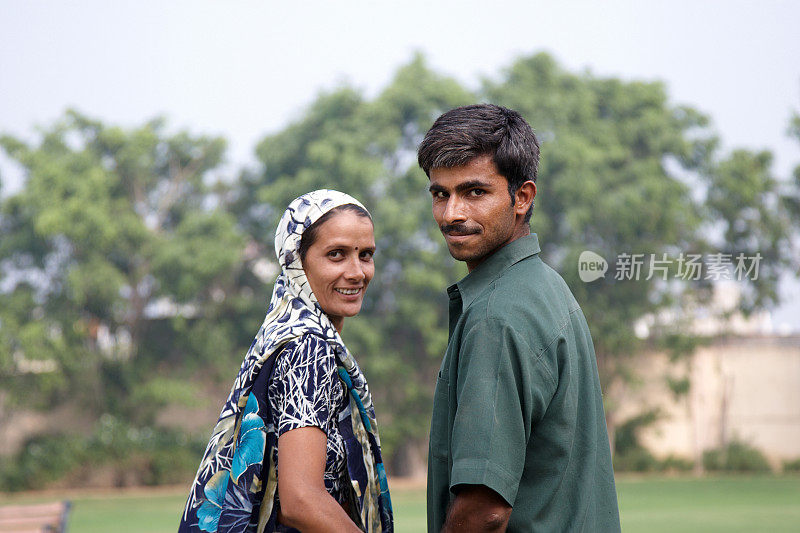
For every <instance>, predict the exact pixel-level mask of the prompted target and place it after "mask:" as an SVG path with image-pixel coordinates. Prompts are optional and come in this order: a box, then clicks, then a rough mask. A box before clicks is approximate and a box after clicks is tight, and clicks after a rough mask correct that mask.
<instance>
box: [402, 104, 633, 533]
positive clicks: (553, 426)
mask: <svg viewBox="0 0 800 533" xmlns="http://www.w3.org/2000/svg"><path fill="white" fill-rule="evenodd" d="M418 160H419V164H420V166H421V167H422V169H423V170H425V173H426V174H427V175H428V177H429V178H430V192H431V195H432V196H433V217H434V219H436V223H437V224H439V227H440V228H441V230H442V233H443V234H444V238H445V240H446V242H447V247H448V248H449V250H450V254H451V255H452V256H453V257H455V258H456V259H458V260H460V261H465V262H466V264H467V268H468V270H469V274H468V275H467V276H466V277H465V278H464V279H462V280H461V281H459V282H458V283H457V284H455V285H453V286H451V287H449V288H448V289H447V292H448V295H449V298H450V339H449V343H448V346H447V351H446V353H445V356H444V360H443V361H442V366H441V369H440V371H439V378H438V380H437V383H436V393H435V399H434V403H433V419H432V421H431V438H430V439H431V440H430V450H429V455H428V530H429V531H432V532H438V531H446V532H455V531H457V532H470V531H505V530H506V529H508V530H509V531H592V532H593V531H619V529H620V525H619V512H618V509H617V495H616V490H615V487H614V474H613V471H612V468H611V453H610V450H609V445H608V434H607V432H606V426H605V416H604V412H603V400H602V396H601V393H600V382H599V378H598V374H597V363H596V360H595V354H594V347H593V345H592V339H591V336H590V334H589V328H588V326H587V324H586V320H585V318H584V316H583V313H582V312H581V309H580V307H579V306H578V304H577V302H576V301H575V298H574V297H573V295H572V293H571V292H570V290H569V288H568V287H567V285H566V283H564V281H563V280H562V279H561V277H560V276H559V275H558V274H557V273H556V272H555V271H554V270H552V269H551V268H550V267H548V266H547V265H545V264H544V263H543V262H542V261H541V259H540V258H539V243H538V240H537V237H536V234H531V232H530V227H529V220H530V217H531V212H532V210H533V199H534V197H535V196H536V173H537V168H538V163H539V143H538V141H537V140H536V136H535V135H534V133H533V130H531V127H530V126H529V125H528V124H527V123H526V122H525V120H524V119H523V118H522V117H521V116H520V115H519V113H517V112H515V111H512V110H510V109H506V108H503V107H499V106H495V105H486V104H484V105H473V106H467V107H460V108H456V109H453V110H451V111H448V112H447V113H445V114H443V115H442V116H440V117H439V118H438V119H437V120H436V122H435V123H434V124H433V126H432V127H431V129H430V131H428V133H427V134H426V135H425V139H424V140H423V141H422V143H421V144H420V147H419V151H418Z"/></svg>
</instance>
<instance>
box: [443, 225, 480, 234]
mask: <svg viewBox="0 0 800 533" xmlns="http://www.w3.org/2000/svg"><path fill="white" fill-rule="evenodd" d="M439 229H440V230H442V233H444V234H445V235H474V234H476V233H480V232H481V230H480V228H475V227H469V226H467V225H466V224H442V225H441V226H439Z"/></svg>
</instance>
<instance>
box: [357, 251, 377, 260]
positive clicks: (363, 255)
mask: <svg viewBox="0 0 800 533" xmlns="http://www.w3.org/2000/svg"><path fill="white" fill-rule="evenodd" d="M360 255H361V259H364V260H365V261H366V260H369V259H372V256H373V255H375V252H373V251H371V250H364V251H363V252H361V254H360Z"/></svg>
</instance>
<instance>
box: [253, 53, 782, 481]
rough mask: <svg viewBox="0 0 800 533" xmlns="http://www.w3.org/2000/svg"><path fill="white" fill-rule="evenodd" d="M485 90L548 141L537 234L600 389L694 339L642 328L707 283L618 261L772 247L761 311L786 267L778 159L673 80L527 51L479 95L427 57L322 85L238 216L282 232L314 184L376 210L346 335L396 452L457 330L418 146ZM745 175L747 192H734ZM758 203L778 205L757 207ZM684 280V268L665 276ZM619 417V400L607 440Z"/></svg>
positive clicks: (453, 274) (422, 415) (454, 269)
mask: <svg viewBox="0 0 800 533" xmlns="http://www.w3.org/2000/svg"><path fill="white" fill-rule="evenodd" d="M480 100H486V101H491V102H495V103H498V104H501V105H505V106H508V107H511V108H513V109H516V110H518V111H520V112H521V113H522V114H523V115H524V116H525V117H526V118H527V119H528V121H529V122H530V123H531V124H532V125H533V127H534V129H535V130H536V131H537V133H538V135H539V137H540V138H541V140H542V163H541V170H540V175H539V181H538V187H539V195H538V197H537V200H536V207H535V208H534V217H533V222H532V227H533V230H534V231H535V232H537V233H538V234H539V236H540V240H541V242H542V243H543V255H544V256H545V259H546V260H547V261H548V262H550V263H551V264H553V265H554V266H555V267H556V268H557V270H559V271H560V272H561V274H562V275H563V276H564V277H565V278H566V280H567V282H568V283H569V285H570V287H571V288H572V289H573V291H574V292H575V294H576V297H577V298H578V301H579V302H580V303H581V305H582V306H583V308H584V311H585V313H586V315H587V317H588V321H589V324H590V327H591V329H592V332H593V335H594V339H595V344H596V351H597V355H598V363H599V367H600V372H601V377H602V381H603V385H604V388H605V389H606V390H607V391H613V390H614V389H615V388H616V386H617V385H618V384H620V383H624V382H627V381H628V380H629V378H630V377H631V373H630V365H629V364H628V363H629V361H630V359H629V358H630V357H631V356H633V355H634V354H635V353H637V352H638V351H639V350H640V349H642V348H643V347H645V346H646V345H647V344H648V343H658V344H660V345H668V346H669V347H670V348H671V349H672V350H673V351H675V352H684V353H685V352H688V351H690V350H691V347H692V345H693V343H692V339H691V335H687V334H686V332H685V331H684V330H683V329H682V326H683V325H682V324H677V323H673V324H668V323H667V324H661V327H660V328H657V329H656V330H654V331H655V333H656V335H655V336H654V337H653V338H651V339H648V340H642V339H639V338H638V337H637V336H636V335H635V334H634V331H633V325H634V324H635V322H636V321H637V320H638V319H640V318H642V317H643V316H646V315H648V314H652V315H658V313H659V312H661V311H664V310H673V311H678V312H680V311H681V310H682V309H683V307H684V306H685V305H687V304H688V302H689V301H695V300H697V295H698V294H702V292H703V289H704V288H707V286H708V284H709V282H708V281H706V280H702V279H701V280H700V281H699V282H681V281H680V280H679V281H675V280H674V279H672V280H671V281H667V282H665V281H661V280H659V279H658V277H654V278H653V279H651V280H646V279H645V278H646V277H647V270H646V267H645V270H643V273H642V276H641V277H640V278H639V279H638V280H616V279H614V267H615V264H614V260H613V258H615V257H616V256H618V255H619V254H623V253H628V254H633V253H645V254H651V253H652V254H656V255H658V256H660V254H663V253H667V254H669V255H670V256H671V257H672V258H676V257H677V256H678V255H679V254H680V253H681V252H698V253H703V252H706V253H710V252H711V251H718V252H720V253H729V254H737V253H750V252H753V251H754V250H755V248H754V246H756V245H757V246H759V247H762V248H763V247H766V248H764V250H767V248H768V249H769V258H770V259H769V261H771V265H770V266H769V267H767V269H766V270H768V271H769V272H770V274H769V275H765V276H764V277H763V278H759V280H756V281H753V282H750V288H751V289H752V290H751V294H752V296H753V297H752V298H750V299H749V300H748V301H750V302H751V303H752V304H753V305H758V306H763V305H766V304H768V303H770V302H774V301H775V298H774V290H775V286H776V285H775V284H776V279H777V278H776V276H775V274H774V272H778V271H780V270H781V268H782V267H783V266H784V265H785V260H786V251H785V250H784V249H783V248H782V243H783V241H782V240H781V236H780V232H781V231H783V230H785V229H786V228H787V227H788V226H787V224H788V223H789V221H790V219H789V218H788V213H787V211H786V210H776V209H774V208H773V207H774V204H776V203H777V204H780V203H781V202H782V201H783V198H784V196H785V192H782V191H781V190H779V187H778V186H777V184H776V182H775V181H774V180H772V179H771V178H769V176H768V167H769V157H768V156H767V155H765V154H760V155H753V154H748V153H745V152H735V153H734V154H731V156H730V157H729V158H721V157H720V156H719V154H718V148H717V144H718V142H717V138H716V136H715V134H714V132H713V130H712V129H711V127H710V125H709V120H708V118H707V117H705V116H704V115H702V114H701V113H699V112H698V111H696V110H694V109H692V108H689V107H686V106H675V105H673V104H671V103H670V102H669V99H668V95H667V91H666V88H665V87H664V85H663V84H662V83H659V82H650V83H647V82H638V81H634V82H625V81H621V80H619V79H615V78H598V77H595V76H593V75H592V74H591V73H588V72H586V73H579V74H575V73H571V72H568V71H565V70H564V69H563V68H561V67H560V66H559V65H558V64H557V63H556V62H555V61H554V60H553V59H552V58H551V57H550V56H548V55H547V54H537V55H534V56H530V57H523V58H520V59H519V60H517V61H515V62H514V63H513V64H512V65H511V66H510V67H509V68H508V69H507V70H505V71H504V72H503V73H502V74H501V75H500V76H499V77H498V78H497V79H496V80H486V81H485V82H484V84H483V87H482V88H481V90H480V92H479V93H478V94H470V93H469V92H468V91H466V90H464V89H463V88H461V87H460V86H459V85H458V84H457V83H456V82H454V81H453V80H449V79H446V78H442V77H440V76H437V75H436V74H435V73H433V72H431V71H430V70H429V69H428V68H427V67H426V66H425V63H424V60H423V58H422V57H421V56H419V55H418V56H416V57H415V58H414V59H413V60H412V61H411V62H410V63H409V64H408V65H407V66H405V67H403V68H401V69H400V71H399V72H398V74H397V76H396V77H395V78H394V80H393V81H392V82H391V83H390V84H389V85H388V86H387V87H386V88H385V89H384V91H383V92H382V93H381V94H379V95H378V96H377V97H376V98H375V99H374V100H372V101H366V100H365V99H364V98H363V97H362V96H361V95H360V94H359V93H357V92H356V91H354V90H352V89H350V88H343V89H340V90H338V91H336V92H334V93H330V94H326V95H322V96H321V97H320V98H319V99H318V100H317V101H316V102H314V103H313V104H312V105H311V107H310V108H309V110H308V111H307V112H306V114H305V115H304V117H303V118H302V119H301V120H299V121H298V122H296V123H294V124H292V125H290V126H289V127H287V128H286V129H285V130H284V131H282V132H280V133H278V134H276V135H272V136H269V137H267V138H265V139H264V140H263V141H262V142H261V143H260V144H259V147H258V149H257V153H258V156H259V159H260V160H261V162H262V167H261V169H260V170H259V171H257V172H254V173H248V174H244V175H243V176H242V180H241V191H242V193H241V195H240V204H239V209H238V210H239V211H240V212H242V213H248V215H247V216H246V217H244V218H243V220H244V221H245V223H247V221H248V220H252V219H254V218H255V216H254V214H257V213H260V214H262V215H264V216H263V217H262V219H261V220H260V222H261V224H267V226H269V227H272V226H274V220H275V217H277V216H279V214H280V212H281V210H282V208H283V206H284V205H286V204H287V203H288V202H289V201H290V200H291V199H292V198H294V197H295V196H297V195H299V194H302V193H303V192H306V191H308V190H312V189H315V188H321V187H332V188H340V189H341V190H343V191H346V192H349V193H352V194H354V195H355V196H357V197H359V198H361V199H362V200H363V201H364V202H365V204H366V205H367V206H368V207H369V208H370V209H371V211H372V213H373V215H374V217H375V223H376V233H377V236H378V254H377V255H376V266H377V274H376V277H375V279H374V281H373V282H372V287H371V288H370V290H369V291H368V294H367V300H366V302H365V306H364V309H363V311H362V314H361V316H360V317H359V319H358V320H353V321H351V322H352V325H351V324H350V323H348V325H347V327H346V328H345V338H346V340H348V342H349V343H350V344H351V345H352V346H353V347H354V348H355V349H354V351H355V353H356V354H357V355H358V356H359V357H360V358H361V360H363V361H364V364H365V367H366V370H367V375H368V376H369V377H370V382H371V384H372V386H373V390H375V391H376V396H378V399H377V400H376V404H377V406H378V409H379V411H380V410H381V406H382V405H383V406H390V407H388V408H386V407H384V410H386V411H389V412H388V413H379V414H382V415H384V416H382V417H381V418H382V420H384V428H385V430H386V431H384V433H385V435H386V437H385V438H384V440H386V441H387V443H388V445H389V446H388V447H389V450H390V451H395V452H397V457H400V458H403V459H404V458H406V454H405V453H404V451H405V449H406V448H408V444H409V443H411V442H413V441H414V440H419V439H422V437H423V436H424V432H425V429H426V428H427V423H426V422H422V420H427V416H428V415H429V414H430V403H431V391H432V387H433V384H434V382H435V379H434V373H435V370H436V369H437V368H438V365H439V361H440V358H441V355H442V354H443V352H444V347H445V345H446V338H447V309H446V307H445V303H446V299H445V297H444V288H445V287H446V286H447V285H448V284H450V283H453V282H454V281H456V280H458V279H459V278H460V277H461V276H463V275H464V274H465V271H464V269H463V267H461V266H460V265H458V264H455V263H454V262H453V261H452V259H451V258H450V257H449V256H448V254H447V251H446V249H445V247H444V244H443V241H442V239H441V236H440V235H439V232H438V228H436V227H435V225H434V224H433V222H432V219H431V216H430V204H429V202H430V200H429V198H428V195H427V193H426V191H425V189H426V188H427V179H426V177H425V175H424V173H423V172H422V171H421V170H420V169H419V168H417V165H416V159H415V150H416V146H417V144H418V143H419V141H420V140H421V138H422V135H423V134H424V132H425V131H427V129H428V128H429V127H430V125H431V123H432V122H433V119H435V118H436V116H438V114H439V113H441V112H443V111H445V110H447V109H449V108H451V107H454V106H456V105H461V104H466V103H473V102H475V101H480ZM742 183H747V184H748V191H747V192H745V191H738V193H737V188H739V186H740V185H741V184H742ZM765 198H770V200H769V202H767V203H766V204H765V205H762V204H761V202H762V201H764V199H765ZM252 199H256V201H255V202H254V201H253V200H252ZM265 204H266V205H268V206H269V208H265V207H264V205H265ZM753 210H754V211H753ZM751 212H752V216H749V217H745V218H742V217H741V216H739V215H741V213H751ZM737 216H738V217H739V218H736V217H737ZM270 217H271V219H270ZM268 219H269V222H268V223H267V220H268ZM261 224H258V225H255V226H250V229H249V231H250V233H251V235H252V236H253V238H254V239H256V240H260V239H261V242H262V243H263V246H265V247H266V246H267V245H269V244H270V242H269V239H263V237H260V236H259V233H258V232H256V231H254V229H255V228H256V226H261ZM726 224H727V225H728V226H729V227H735V228H736V229H735V231H728V232H725V231H722V232H719V231H717V233H719V235H720V237H719V238H716V239H715V238H712V237H715V235H712V234H710V233H709V227H711V226H714V227H720V226H723V225H726ZM744 236H749V240H748V239H744ZM745 244H747V246H745ZM587 249H588V250H592V251H595V252H597V253H599V254H600V255H602V256H603V257H605V258H607V259H610V260H611V262H612V264H611V273H610V274H609V275H607V276H606V278H605V279H601V280H598V281H595V282H593V283H583V282H581V281H580V279H579V276H578V271H577V262H578V256H579V254H580V253H581V252H582V251H583V250H587ZM762 253H763V252H762ZM675 273H676V272H675V265H674V264H673V265H672V266H671V267H670V276H671V278H674V275H675ZM743 305H746V302H745V303H744V304H743ZM608 398H613V395H609V396H608ZM615 412H616V408H615V404H614V402H613V400H612V401H610V402H608V405H607V413H608V415H609V423H610V429H611V432H612V433H613V429H614V423H615V420H614V415H615ZM386 415H388V416H386ZM387 422H388V423H387ZM401 462H402V461H397V462H396V463H395V467H398V466H399V464H398V463H401Z"/></svg>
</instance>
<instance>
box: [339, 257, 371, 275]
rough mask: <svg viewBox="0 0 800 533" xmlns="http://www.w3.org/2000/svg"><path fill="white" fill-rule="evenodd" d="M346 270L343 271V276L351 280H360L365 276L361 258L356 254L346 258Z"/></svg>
mask: <svg viewBox="0 0 800 533" xmlns="http://www.w3.org/2000/svg"><path fill="white" fill-rule="evenodd" d="M346 267H347V268H346V270H345V272H344V275H345V278H347V279H348V280H351V281H361V280H363V279H364V278H365V277H366V274H364V268H363V266H362V265H361V260H360V259H359V258H358V255H356V256H355V257H352V258H350V259H348V261H347V265H346Z"/></svg>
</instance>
